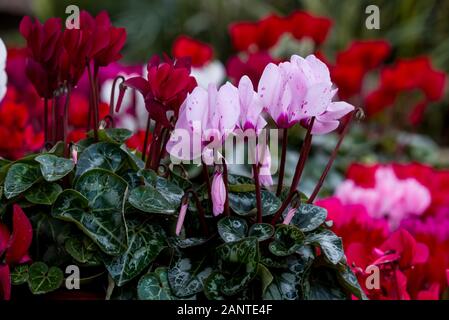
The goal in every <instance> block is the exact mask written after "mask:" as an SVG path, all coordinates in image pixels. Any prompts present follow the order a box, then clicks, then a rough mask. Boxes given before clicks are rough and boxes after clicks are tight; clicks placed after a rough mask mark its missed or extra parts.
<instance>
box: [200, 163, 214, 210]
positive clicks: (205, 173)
mask: <svg viewBox="0 0 449 320" xmlns="http://www.w3.org/2000/svg"><path fill="white" fill-rule="evenodd" d="M201 165H202V168H203V179H204V182H205V183H206V188H207V197H208V200H209V205H210V207H211V208H212V187H211V184H210V179H209V172H208V170H207V165H206V164H205V163H204V161H202V160H201Z"/></svg>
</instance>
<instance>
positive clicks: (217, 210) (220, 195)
mask: <svg viewBox="0 0 449 320" xmlns="http://www.w3.org/2000/svg"><path fill="white" fill-rule="evenodd" d="M225 201H226V187H225V184H224V181H223V174H222V173H221V172H216V173H215V174H214V178H213V180H212V204H213V208H212V212H213V214H214V216H218V215H220V214H222V213H223V211H224V204H225Z"/></svg>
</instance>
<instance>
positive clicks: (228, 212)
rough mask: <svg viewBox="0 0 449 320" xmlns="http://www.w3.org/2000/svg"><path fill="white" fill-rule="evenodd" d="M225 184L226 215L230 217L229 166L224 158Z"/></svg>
mask: <svg viewBox="0 0 449 320" xmlns="http://www.w3.org/2000/svg"><path fill="white" fill-rule="evenodd" d="M222 163H223V182H224V185H225V191H226V199H225V203H224V214H225V216H230V215H231V212H230V210H229V187H228V165H227V164H226V159H225V158H224V157H223V161H222ZM211 200H212V198H211Z"/></svg>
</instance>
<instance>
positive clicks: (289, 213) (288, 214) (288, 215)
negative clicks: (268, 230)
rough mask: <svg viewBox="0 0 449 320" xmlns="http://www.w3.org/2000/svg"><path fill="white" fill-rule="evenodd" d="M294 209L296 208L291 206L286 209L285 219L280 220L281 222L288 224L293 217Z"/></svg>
mask: <svg viewBox="0 0 449 320" xmlns="http://www.w3.org/2000/svg"><path fill="white" fill-rule="evenodd" d="M296 210H298V209H297V208H291V209H290V210H288V212H287V215H286V216H285V219H284V221H283V222H282V224H290V222H291V221H292V219H293V217H294V216H295V213H296Z"/></svg>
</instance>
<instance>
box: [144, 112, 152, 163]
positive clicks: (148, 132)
mask: <svg viewBox="0 0 449 320" xmlns="http://www.w3.org/2000/svg"><path fill="white" fill-rule="evenodd" d="M150 123H151V118H150V115H149V114H148V120H147V128H146V130H145V139H144V140H143V149H142V161H145V157H146V156H147V149H148V140H149V138H150Z"/></svg>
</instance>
